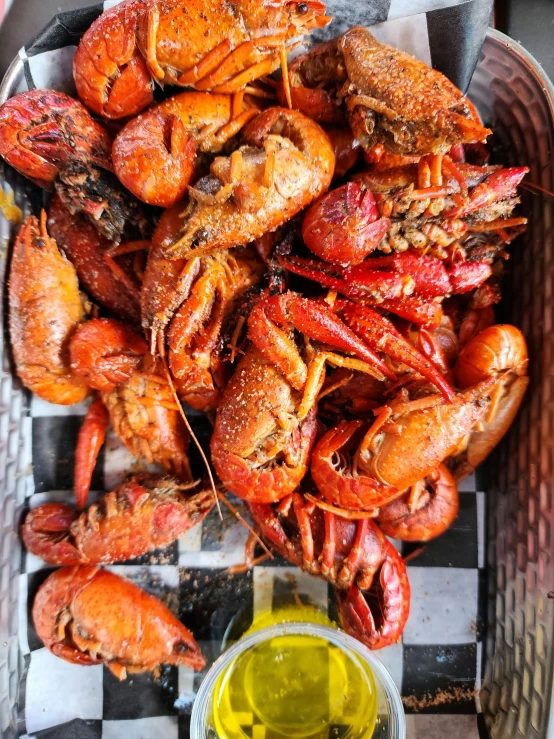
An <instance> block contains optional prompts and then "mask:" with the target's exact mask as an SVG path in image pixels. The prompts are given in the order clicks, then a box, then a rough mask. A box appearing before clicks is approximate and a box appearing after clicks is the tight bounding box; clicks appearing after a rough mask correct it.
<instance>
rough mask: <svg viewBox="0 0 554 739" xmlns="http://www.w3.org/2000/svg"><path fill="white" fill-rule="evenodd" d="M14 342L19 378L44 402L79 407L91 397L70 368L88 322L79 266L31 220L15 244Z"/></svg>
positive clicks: (12, 285) (43, 221) (12, 273)
mask: <svg viewBox="0 0 554 739" xmlns="http://www.w3.org/2000/svg"><path fill="white" fill-rule="evenodd" d="M9 305H10V315H9V324H10V339H11V344H12V348H13V353H14V359H15V366H16V370H17V374H18V375H19V377H20V378H21V381H22V382H23V384H24V385H25V387H28V388H29V390H32V391H33V392H34V393H36V394H37V395H38V396H39V397H40V398H43V399H44V400H47V401H49V402H50V403H59V404H61V405H73V404H74V403H79V402H81V401H82V400H84V399H85V398H86V397H87V395H88V394H89V390H88V387H87V384H86V383H85V382H84V380H83V379H82V378H81V377H79V376H78V375H75V374H74V373H73V371H72V370H71V367H70V364H69V353H68V343H69V340H70V338H71V335H72V333H73V332H74V331H75V329H76V328H77V326H79V324H80V323H81V322H82V321H83V320H84V318H85V308H84V306H83V301H82V298H81V294H80V293H79V283H78V281H77V275H76V273H75V268H74V267H73V265H72V264H71V262H69V261H68V260H67V259H66V258H65V257H64V256H63V254H61V252H60V250H59V249H58V247H57V245H56V242H55V241H54V239H52V238H51V237H50V236H49V235H48V232H47V230H46V213H45V212H44V211H43V212H42V214H41V219H40V223H39V221H38V220H37V219H36V218H35V217H34V216H29V217H28V218H27V220H26V221H25V223H24V224H23V225H22V227H21V229H20V231H19V234H18V237H17V240H16V242H15V245H14V249H13V255H12V260H11V266H10V279H9Z"/></svg>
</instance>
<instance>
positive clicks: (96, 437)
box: [73, 398, 110, 508]
mask: <svg viewBox="0 0 554 739" xmlns="http://www.w3.org/2000/svg"><path fill="white" fill-rule="evenodd" d="M109 421H110V417H109V414H108V411H107V409H106V406H105V405H104V403H103V402H102V401H101V400H100V398H95V399H94V400H93V402H92V404H91V406H90V408H89V409H88V413H87V415H86V417H85V420H84V421H83V425H82V426H81V430H80V431H79V436H78V438H77V447H76V449H75V473H74V477H73V487H74V489H75V501H76V503H77V506H78V507H79V508H84V507H85V504H86V502H87V496H88V491H89V490H90V481H91V480H92V473H93V471H94V466H95V464H96V460H97V459H98V454H99V452H100V449H101V448H102V444H103V443H104V438H105V436H106V429H107V428H108V423H109Z"/></svg>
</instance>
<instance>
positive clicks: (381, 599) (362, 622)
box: [335, 541, 410, 649]
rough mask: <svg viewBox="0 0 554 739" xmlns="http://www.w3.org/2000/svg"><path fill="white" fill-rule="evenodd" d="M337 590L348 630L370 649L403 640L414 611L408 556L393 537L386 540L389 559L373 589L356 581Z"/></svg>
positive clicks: (386, 557) (341, 618)
mask: <svg viewBox="0 0 554 739" xmlns="http://www.w3.org/2000/svg"><path fill="white" fill-rule="evenodd" d="M335 592H336V595H337V600H338V607H339V618H340V622H341V626H342V628H343V629H344V630H345V631H346V633H347V634H350V635H351V636H353V637H354V638H355V639H359V641H361V642H363V644H365V645H366V646H368V647H369V648H370V649H382V648H383V647H388V646H390V645H391V644H395V643H396V642H397V641H399V639H400V637H401V636H402V632H403V631H404V627H405V625H406V621H407V620H408V616H409V615H410V583H409V581H408V573H407V571H406V565H405V564H404V560H403V559H402V557H401V556H400V555H399V554H398V552H397V551H396V549H395V548H394V547H393V545H392V544H391V543H390V542H389V541H385V561H384V562H383V564H382V565H381V569H380V571H379V573H378V575H376V576H375V578H374V579H373V584H372V586H371V588H370V589H369V590H365V591H364V590H361V589H360V588H359V587H358V586H357V585H352V586H351V587H350V588H349V590H347V591H346V592H344V591H343V590H338V589H336V590H335Z"/></svg>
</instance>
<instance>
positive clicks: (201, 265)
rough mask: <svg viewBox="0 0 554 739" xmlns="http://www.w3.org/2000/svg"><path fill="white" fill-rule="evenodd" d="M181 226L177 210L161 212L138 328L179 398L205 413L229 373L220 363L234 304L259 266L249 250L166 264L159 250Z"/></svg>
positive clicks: (253, 280) (213, 405) (216, 399)
mask: <svg viewBox="0 0 554 739" xmlns="http://www.w3.org/2000/svg"><path fill="white" fill-rule="evenodd" d="M180 220H181V219H180V207H179V205H177V206H175V207H173V208H171V209H169V210H167V211H165V213H164V215H163V216H162V218H161V219H160V223H159V225H158V228H157V229H156V232H155V233H154V239H153V242H152V246H151V249H150V251H149V254H148V261H147V264H146V270H145V273H144V280H143V285H142V292H141V302H142V318H143V328H144V330H145V332H146V334H147V336H149V338H150V345H151V351H152V352H153V353H155V352H158V353H159V354H160V355H161V356H166V355H167V357H168V360H169V365H170V368H171V372H172V375H173V377H174V379H175V386H176V389H177V392H178V394H179V397H180V398H181V399H182V400H184V401H186V402H187V403H188V404H189V405H191V406H192V407H193V408H197V409H198V410H202V411H210V410H215V408H216V407H217V404H218V402H219V400H220V399H221V393H222V391H223V388H224V387H225V384H226V382H227V380H228V377H229V373H230V370H231V363H230V362H226V361H224V360H225V359H226V357H225V350H226V348H227V347H226V346H225V343H226V342H225V336H226V333H227V329H228V328H229V329H230V328H231V327H230V325H229V324H230V322H231V321H232V320H233V315H234V312H235V309H236V307H237V304H238V303H239V302H240V301H241V300H242V298H243V296H244V295H245V294H246V293H247V292H248V290H249V289H250V288H252V287H254V286H255V285H257V284H258V283H259V282H260V281H261V279H262V275H263V272H264V264H263V262H262V261H261V260H260V259H259V258H258V256H257V254H256V252H255V250H254V249H253V247H251V246H248V247H237V248H235V249H233V250H221V251H219V252H216V253H215V254H213V255H211V256H207V257H197V258H194V259H191V260H189V261H186V260H182V259H173V260H169V259H167V258H166V257H164V255H163V253H164V248H165V245H166V244H167V243H168V241H169V240H170V239H171V238H172V237H173V235H174V234H175V233H176V232H177V230H178V228H179V225H178V224H179V223H180ZM166 342H167V347H166Z"/></svg>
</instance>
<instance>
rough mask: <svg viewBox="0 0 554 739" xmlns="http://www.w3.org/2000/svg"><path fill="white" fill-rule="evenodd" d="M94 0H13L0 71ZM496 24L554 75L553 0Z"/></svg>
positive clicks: (524, 1) (523, 0) (516, 4)
mask: <svg viewBox="0 0 554 739" xmlns="http://www.w3.org/2000/svg"><path fill="white" fill-rule="evenodd" d="M93 2H94V0H13V4H12V6H11V8H10V10H9V11H8V14H7V16H6V18H5V20H4V23H3V25H2V27H1V29H0V75H1V76H3V75H4V72H5V71H6V69H7V68H8V66H9V64H10V62H11V61H12V59H13V58H14V56H15V55H16V54H17V52H18V51H19V49H20V48H21V46H22V45H23V43H24V42H25V41H26V40H28V39H29V38H32V37H33V36H34V35H35V33H37V31H39V30H40V29H41V28H42V26H44V25H45V24H46V23H47V22H48V21H49V20H50V18H51V17H52V16H53V15H54V14H55V13H59V12H61V11H63V10H71V8H75V7H84V6H86V5H91V4H92V3H93ZM496 27H497V28H498V29H499V30H501V31H504V33H507V34H509V35H510V36H512V38H514V39H516V40H517V41H520V42H521V43H522V44H523V45H524V46H525V47H526V48H527V49H528V50H529V51H530V52H531V53H532V54H533V55H534V56H535V57H536V58H537V59H538V60H539V62H540V63H541V64H542V65H543V67H544V69H545V70H546V72H547V73H548V74H549V75H550V77H551V78H552V79H554V0H498V3H497V11H496Z"/></svg>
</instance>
